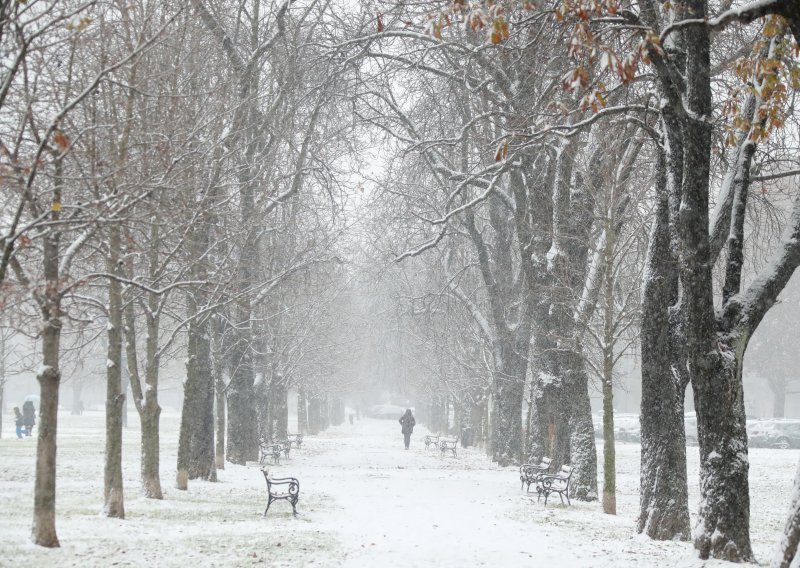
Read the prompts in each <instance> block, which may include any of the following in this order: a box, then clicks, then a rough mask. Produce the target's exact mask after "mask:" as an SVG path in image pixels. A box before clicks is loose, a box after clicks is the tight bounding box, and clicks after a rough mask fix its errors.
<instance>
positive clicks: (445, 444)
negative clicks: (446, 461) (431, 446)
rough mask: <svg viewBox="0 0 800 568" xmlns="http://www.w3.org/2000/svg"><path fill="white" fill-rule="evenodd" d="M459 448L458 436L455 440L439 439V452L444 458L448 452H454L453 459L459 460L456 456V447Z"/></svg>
mask: <svg viewBox="0 0 800 568" xmlns="http://www.w3.org/2000/svg"><path fill="white" fill-rule="evenodd" d="M457 446H458V436H456V437H455V438H440V439H439V452H440V453H441V456H442V457H444V455H445V454H446V453H447V452H452V453H453V457H454V458H457V457H458V455H457V454H456V447H457Z"/></svg>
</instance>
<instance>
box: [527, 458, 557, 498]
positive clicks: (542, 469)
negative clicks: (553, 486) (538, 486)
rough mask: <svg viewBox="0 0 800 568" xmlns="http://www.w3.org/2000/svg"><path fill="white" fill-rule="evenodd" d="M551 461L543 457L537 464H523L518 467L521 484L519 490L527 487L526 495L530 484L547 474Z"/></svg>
mask: <svg viewBox="0 0 800 568" xmlns="http://www.w3.org/2000/svg"><path fill="white" fill-rule="evenodd" d="M552 461H553V460H551V459H550V458H548V457H543V458H542V459H541V461H540V462H539V463H524V464H522V465H521V466H519V480H520V481H521V482H522V485H520V487H519V488H520V489H522V488H523V487H525V484H527V485H528V491H527V492H528V493H530V490H531V484H532V483H533V482H535V481H536V478H537V477H539V476H540V475H542V474H543V473H547V471H548V470H549V469H550V464H551V463H552Z"/></svg>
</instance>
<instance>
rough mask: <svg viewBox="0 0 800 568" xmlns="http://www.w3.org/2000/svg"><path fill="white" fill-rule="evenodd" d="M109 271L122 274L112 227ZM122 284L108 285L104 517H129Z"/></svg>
mask: <svg viewBox="0 0 800 568" xmlns="http://www.w3.org/2000/svg"><path fill="white" fill-rule="evenodd" d="M109 248H110V253H109V256H108V271H109V272H110V273H111V274H114V275H121V266H120V252H121V241H120V232H119V227H118V226H117V225H113V224H112V226H111V230H110V238H109ZM124 402H125V393H124V392H122V285H121V284H120V282H119V280H117V279H116V278H112V279H110V280H109V282H108V358H107V362H106V451H105V470H104V485H103V486H104V491H103V494H104V499H105V502H104V504H103V514H104V515H106V516H107V517H115V518H119V519H124V518H125V502H124V492H123V486H122V408H123V403H124Z"/></svg>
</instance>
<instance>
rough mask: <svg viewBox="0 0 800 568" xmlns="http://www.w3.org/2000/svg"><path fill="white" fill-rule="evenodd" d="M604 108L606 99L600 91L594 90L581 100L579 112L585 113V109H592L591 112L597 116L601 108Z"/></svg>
mask: <svg viewBox="0 0 800 568" xmlns="http://www.w3.org/2000/svg"><path fill="white" fill-rule="evenodd" d="M605 107H606V99H605V97H604V96H603V93H602V91H601V90H600V89H595V90H594V91H592V92H591V93H589V94H588V95H586V96H585V97H583V98H582V99H581V105H580V109H581V111H585V110H587V109H592V112H593V113H595V114H597V113H598V112H600V109H601V108H605Z"/></svg>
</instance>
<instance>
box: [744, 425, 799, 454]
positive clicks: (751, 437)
mask: <svg viewBox="0 0 800 568" xmlns="http://www.w3.org/2000/svg"><path fill="white" fill-rule="evenodd" d="M747 438H748V442H749V446H750V447H751V448H781V449H788V448H800V420H790V419H782V418H773V419H771V420H769V419H765V420H749V421H748V422H747Z"/></svg>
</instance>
